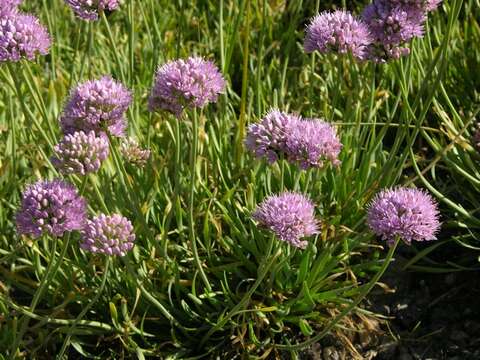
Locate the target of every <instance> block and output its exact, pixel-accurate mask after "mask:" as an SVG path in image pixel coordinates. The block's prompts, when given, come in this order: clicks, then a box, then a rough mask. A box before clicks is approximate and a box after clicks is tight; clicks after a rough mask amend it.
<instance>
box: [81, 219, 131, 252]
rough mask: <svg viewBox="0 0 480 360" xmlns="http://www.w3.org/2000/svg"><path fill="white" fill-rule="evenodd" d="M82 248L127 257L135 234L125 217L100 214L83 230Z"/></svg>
mask: <svg viewBox="0 0 480 360" xmlns="http://www.w3.org/2000/svg"><path fill="white" fill-rule="evenodd" d="M81 234H82V242H81V244H80V247H81V248H82V249H84V250H87V251H90V252H92V253H99V254H105V255H119V256H125V255H126V253H127V252H128V251H130V250H131V249H132V248H133V243H134V241H135V234H134V233H133V226H132V223H131V222H130V221H129V220H128V219H127V218H125V217H123V216H121V215H118V214H113V215H111V216H108V215H104V214H100V215H99V216H97V217H94V218H93V219H92V220H88V221H87V224H86V225H85V227H84V228H83V230H82V232H81Z"/></svg>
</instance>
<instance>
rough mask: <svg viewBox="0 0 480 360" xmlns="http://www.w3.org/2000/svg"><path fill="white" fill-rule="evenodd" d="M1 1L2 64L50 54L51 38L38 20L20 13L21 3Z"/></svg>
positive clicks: (0, 48)
mask: <svg viewBox="0 0 480 360" xmlns="http://www.w3.org/2000/svg"><path fill="white" fill-rule="evenodd" d="M0 1H1V3H0V6H1V7H0V62H6V61H10V62H17V61H20V60H22V59H27V60H34V59H35V57H36V56H37V55H46V54H48V50H49V48H50V36H49V35H48V32H47V29H46V28H45V27H44V26H43V25H42V24H40V21H39V20H38V18H37V17H35V16H33V15H29V14H24V13H21V12H19V11H18V10H17V8H16V6H17V5H18V4H19V1H12V0H9V1H5V0H0Z"/></svg>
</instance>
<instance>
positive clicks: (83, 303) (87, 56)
mask: <svg viewBox="0 0 480 360" xmlns="http://www.w3.org/2000/svg"><path fill="white" fill-rule="evenodd" d="M335 6H337V7H338V6H341V3H337V4H333V3H323V2H322V4H321V6H320V2H319V1H317V2H315V1H274V0H271V1H267V0H263V1H262V0H258V1H254V0H242V1H238V2H237V1H228V0H225V1H223V0H212V1H209V0H198V1H192V2H186V1H183V2H182V1H173V2H172V1H163V0H142V1H133V0H127V1H125V2H124V4H123V5H122V8H121V10H119V11H116V12H114V13H111V14H107V16H106V17H104V18H102V20H101V21H99V22H95V23H86V22H83V21H80V20H78V19H75V18H74V17H73V15H72V13H71V12H70V10H69V9H68V8H67V7H66V6H65V5H64V4H63V2H62V1H60V0H42V1H38V2H33V1H25V6H24V9H25V10H28V11H29V12H33V13H35V14H37V15H38V16H39V17H40V18H41V20H42V22H43V23H45V24H47V25H48V27H49V31H50V34H51V35H52V38H53V46H52V49H51V53H50V55H48V56H47V57H45V58H41V59H39V60H38V62H37V63H27V62H23V63H20V64H17V65H11V66H6V65H2V66H1V67H0V78H1V81H2V92H1V94H0V137H1V141H0V153H1V154H3V155H2V156H1V157H0V169H1V172H0V201H1V206H0V229H1V231H0V309H1V313H2V314H3V316H2V317H1V318H0V353H2V354H3V355H0V358H1V357H2V356H4V357H5V358H27V359H35V358H38V359H42V358H49V357H53V356H57V358H67V357H68V358H72V359H73V358H78V356H79V354H81V355H82V356H84V357H88V356H98V357H99V358H120V356H125V357H133V358H135V357H138V358H140V359H142V358H144V357H148V356H153V357H159V358H166V357H167V356H170V357H171V358H178V359H186V358H195V357H197V356H198V357H200V356H204V357H214V356H216V355H217V356H223V357H225V356H234V355H235V354H240V355H241V354H243V356H246V354H249V356H251V357H252V358H255V357H256V356H258V357H260V356H262V355H263V356H265V358H267V357H269V356H270V357H272V358H274V357H278V356H281V355H282V354H283V355H284V356H291V357H295V356H297V354H298V351H299V348H301V347H300V346H294V344H297V343H302V342H303V341H305V340H307V339H309V338H311V337H312V336H315V335H318V334H321V331H322V329H325V327H326V326H327V325H328V324H329V323H331V321H332V318H333V317H334V316H335V314H337V313H338V312H339V311H340V310H341V309H344V308H345V307H346V306H347V305H348V304H352V302H353V301H355V299H358V297H359V296H360V295H361V294H362V292H363V291H364V290H365V289H367V282H368V280H369V279H370V278H371V276H372V274H374V273H375V272H376V271H378V269H379V268H380V267H381V266H382V265H383V264H384V260H383V258H384V256H385V255H384V254H385V251H383V250H382V247H383V246H384V244H383V243H381V242H378V241H377V240H376V239H374V237H373V236H372V235H371V234H370V233H369V232H368V231H367V229H366V226H365V223H364V216H365V206H366V205H367V204H368V202H369V201H370V199H371V198H372V196H373V195H374V194H375V193H376V192H377V191H378V190H379V189H381V188H384V187H390V186H394V185H397V184H404V185H410V184H415V185H417V186H422V187H426V188H428V189H429V190H430V191H431V192H432V193H433V194H434V195H435V196H436V197H437V198H438V199H439V201H440V203H441V209H442V221H443V222H444V225H443V232H442V235H441V241H440V242H437V243H435V244H434V245H433V246H430V247H428V246H427V247H425V246H423V247H421V248H420V249H419V252H418V253H417V255H416V256H415V257H414V258H413V259H412V261H411V264H410V265H411V266H412V267H413V268H417V269H421V270H427V271H456V270H461V269H474V268H475V266H478V262H477V260H476V258H477V256H478V250H479V247H480V246H479V243H478V232H477V229H478V226H479V224H480V218H479V214H478V211H477V210H478V209H479V200H478V196H477V194H478V188H479V186H480V174H479V165H478V161H479V155H478V152H477V150H476V149H475V148H474V146H473V144H472V143H471V138H472V135H473V129H474V125H475V120H476V116H477V114H478V110H479V105H480V104H479V89H480V85H479V82H480V77H479V76H478V73H479V70H480V48H479V46H478V44H479V43H480V28H479V17H480V11H479V9H480V3H479V2H478V0H466V1H461V0H453V1H445V2H444V4H443V5H442V6H441V8H440V9H439V10H438V11H437V12H435V13H434V14H432V15H431V16H430V18H429V21H428V25H427V29H426V34H425V38H424V39H421V40H415V41H414V43H413V44H412V49H413V50H412V55H411V56H410V57H408V58H405V59H402V60H400V61H396V62H392V63H390V64H387V65H374V64H370V63H365V64H360V63H357V62H355V61H353V59H351V58H349V57H337V56H334V55H331V56H319V55H313V56H312V55H310V56H307V55H306V54H304V52H303V49H302V39H303V29H304V27H305V24H306V22H307V20H308V19H309V18H310V17H311V16H313V15H314V14H315V13H316V12H317V11H318V10H319V9H332V8H334V7H335ZM362 6H363V4H360V3H357V2H355V3H354V4H350V2H349V4H348V8H349V9H350V10H352V11H360V9H361V7H362ZM192 54H196V55H201V56H205V57H207V58H209V59H212V60H214V61H215V62H216V63H217V64H218V66H219V67H220V69H221V71H222V73H223V74H224V75H225V77H226V79H227V80H228V84H229V85H228V89H227V91H226V94H225V95H224V96H222V97H221V98H220V100H219V101H218V104H216V105H211V106H209V107H208V108H206V109H205V110H204V111H201V112H200V111H199V112H198V113H193V112H192V113H190V114H188V115H187V116H185V118H183V119H181V120H180V121H178V120H177V119H175V118H173V117H171V116H168V115H166V114H155V115H152V114H150V113H149V112H148V111H147V106H146V102H147V96H148V93H149V89H150V87H151V85H152V81H153V76H154V71H155V69H156V67H157V65H159V64H162V63H164V62H165V61H167V60H170V59H175V58H179V57H187V56H190V55H192ZM104 74H111V75H112V76H113V77H115V78H116V79H118V80H121V81H123V82H124V83H125V84H126V85H127V86H128V87H130V88H131V89H132V90H133V91H134V97H135V100H134V103H133V105H132V106H131V107H130V110H129V112H128V120H129V134H130V135H132V136H135V137H136V138H138V140H139V142H140V143H141V144H143V145H144V146H146V147H149V148H150V149H151V150H152V158H151V161H150V162H149V164H148V165H147V166H146V167H145V169H138V168H134V167H132V166H130V165H128V164H123V163H122V161H121V159H120V157H119V156H114V155H118V153H117V151H113V154H112V156H111V158H110V159H109V160H108V161H107V163H106V164H105V165H104V167H103V169H102V170H101V172H100V173H99V174H97V175H96V176H90V177H88V178H87V179H80V178H76V177H71V178H69V179H68V180H69V181H72V182H73V183H75V184H76V185H77V186H78V187H79V188H81V189H83V192H84V195H85V197H86V198H87V199H88V200H89V204H90V206H89V212H90V214H91V215H93V214H97V213H99V212H120V213H121V214H123V215H125V216H127V217H129V218H130V219H131V220H132V222H134V224H135V232H136V234H137V242H136V246H135V249H134V251H133V252H132V253H131V254H129V255H128V256H126V257H125V258H122V259H111V261H106V259H105V258H103V257H100V256H92V255H91V254H88V253H85V252H83V251H81V250H80V249H79V248H78V240H79V239H78V234H73V235H72V236H71V238H67V237H65V238H63V239H52V238H47V237H45V238H42V239H39V240H36V241H32V240H31V239H28V238H25V237H18V236H17V235H16V234H15V228H14V214H15V211H16V208H17V207H18V205H19V202H20V196H21V192H22V190H23V189H24V187H25V185H26V184H28V183H31V182H33V181H35V180H37V179H40V178H52V177H54V176H57V174H56V173H55V170H54V169H53V167H52V166H51V164H50V162H49V158H50V156H51V154H52V146H53V145H54V144H55V143H56V142H57V141H58V140H59V139H60V136H61V134H60V131H59V126H58V119H59V116H60V114H61V111H62V107H63V105H64V103H65V99H66V97H67V96H68V92H69V89H70V88H71V87H72V86H74V85H75V84H76V83H78V82H79V81H84V80H87V79H93V78H98V77H100V76H102V75H104ZM271 107H279V108H280V109H282V110H285V111H293V112H298V113H301V114H302V115H303V116H306V117H322V118H325V119H326V120H328V121H330V122H333V123H335V124H336V125H337V127H338V132H339V134H340V135H341V138H342V143H343V145H344V149H343V151H342V154H341V160H342V165H341V166H340V167H339V168H338V169H334V168H328V169H326V170H325V171H318V170H311V171H307V172H300V171H299V170H298V169H297V168H295V167H293V166H289V165H288V164H286V163H283V162H280V163H279V164H276V165H274V166H267V165H266V164H264V163H261V162H259V161H257V160H255V159H253V158H252V157H251V156H250V155H249V154H247V153H245V151H244V148H243V138H244V135H245V127H246V125H247V124H248V123H250V122H254V121H257V120H258V119H259V118H261V117H262V116H263V115H264V114H265V112H266V111H267V110H268V109H270V108H271ZM197 122H198V124H199V129H198V133H197V132H196V131H193V130H194V127H193V126H192V125H193V124H195V123H197ZM195 134H198V139H197V140H198V158H197V160H196V161H195V163H194V166H193V167H190V166H189V163H190V162H191V161H190V160H191V159H190V158H189V153H190V152H191V149H192V144H193V143H194V142H193V140H194V139H195V136H194V135H195ZM177 145H178V146H177ZM115 146H116V145H115V144H114V147H113V148H115ZM193 172H195V174H196V176H195V177H194V176H193ZM192 179H195V180H194V181H193V182H192ZM176 183H177V185H175V184H176ZM192 186H193V187H192ZM192 189H193V190H194V196H193V198H192V199H193V203H190V197H189V194H190V192H191V191H192ZM283 189H290V190H296V191H301V192H304V193H307V194H309V195H310V196H311V197H312V199H313V200H314V201H315V203H316V204H317V215H318V218H319V219H320V220H321V222H322V232H321V234H320V235H319V236H318V237H317V238H315V239H312V240H311V244H310V245H309V247H308V248H307V249H306V250H305V251H298V250H294V249H292V248H290V247H288V246H286V245H283V244H280V243H278V242H277V241H271V240H272V238H271V237H270V235H269V234H265V233H264V232H262V231H260V230H259V229H258V228H257V227H256V225H255V224H254V222H252V220H251V219H250V214H251V212H252V210H253V209H254V208H255V206H256V204H257V203H259V202H260V201H262V200H263V198H264V197H265V196H267V195H269V194H272V193H275V192H279V191H281V190H283ZM192 220H193V221H192ZM452 243H457V244H458V245H459V247H458V249H465V248H466V249H468V251H464V250H461V251H460V250H459V252H460V253H461V256H460V257H458V258H456V259H454V260H455V261H448V262H447V261H445V262H443V260H438V259H436V261H434V260H432V259H430V258H429V256H430V255H431V251H432V250H436V249H439V247H441V246H444V245H445V246H451V244H452ZM437 251H438V250H437ZM450 260H452V259H450ZM107 267H108V271H107ZM55 268H56V269H57V271H54V272H53V273H54V275H53V276H51V278H50V279H46V277H45V274H52V271H50V270H52V269H53V270H55ZM49 269H50V270H49ZM47 280H49V281H47ZM39 289H41V290H39ZM34 299H37V302H38V303H37V304H36V305H35V306H32V301H33V300H34ZM354 312H356V313H362V314H363V313H365V312H366V311H365V310H362V309H360V308H357V309H356V310H355V311H354ZM27 319H29V320H28V323H27ZM62 353H63V355H62Z"/></svg>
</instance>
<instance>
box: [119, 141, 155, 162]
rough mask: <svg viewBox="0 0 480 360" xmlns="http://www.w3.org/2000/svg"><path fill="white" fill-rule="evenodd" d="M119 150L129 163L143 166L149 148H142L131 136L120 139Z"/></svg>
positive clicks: (148, 155) (148, 156) (146, 159)
mask: <svg viewBox="0 0 480 360" xmlns="http://www.w3.org/2000/svg"><path fill="white" fill-rule="evenodd" d="M120 152H121V153H122V155H123V157H124V158H125V159H126V160H127V161H128V162H129V163H131V164H133V165H136V166H139V167H144V166H145V164H146V163H147V161H148V159H149V158H150V150H148V149H142V148H141V147H140V146H139V145H138V143H137V141H136V140H135V139H133V138H127V139H125V140H124V141H122V143H121V144H120Z"/></svg>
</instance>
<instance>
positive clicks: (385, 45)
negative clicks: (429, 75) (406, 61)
mask: <svg viewBox="0 0 480 360" xmlns="http://www.w3.org/2000/svg"><path fill="white" fill-rule="evenodd" d="M426 16H427V10H426V9H425V8H422V7H417V6H413V5H411V4H409V5H408V4H407V5H406V4H402V2H401V1H390V0H374V1H373V3H371V4H370V5H368V6H367V7H366V8H365V9H364V11H363V14H362V17H363V20H364V21H365V23H367V25H368V26H369V27H370V29H371V32H372V35H373V37H374V40H375V41H374V43H373V44H372V45H371V46H370V47H369V49H368V56H369V58H370V59H372V60H374V61H377V62H385V61H387V60H388V59H398V58H399V57H401V56H405V55H408V54H409V53H410V49H409V47H408V42H409V41H410V40H412V39H413V38H414V37H422V36H423V32H424V22H425V20H426Z"/></svg>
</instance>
